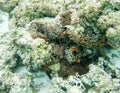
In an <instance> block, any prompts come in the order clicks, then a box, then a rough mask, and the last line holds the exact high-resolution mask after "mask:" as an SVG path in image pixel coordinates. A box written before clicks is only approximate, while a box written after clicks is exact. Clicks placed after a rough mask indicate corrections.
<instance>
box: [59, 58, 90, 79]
mask: <svg viewBox="0 0 120 93" xmlns="http://www.w3.org/2000/svg"><path fill="white" fill-rule="evenodd" d="M88 65H89V62H87V64H79V63H77V64H72V65H71V64H69V63H67V62H66V60H64V59H63V60H61V62H60V70H59V71H58V75H59V76H60V77H63V78H64V79H65V78H67V77H68V76H70V75H75V74H76V73H78V74H80V75H82V74H86V73H87V72H88V71H89V69H88Z"/></svg>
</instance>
